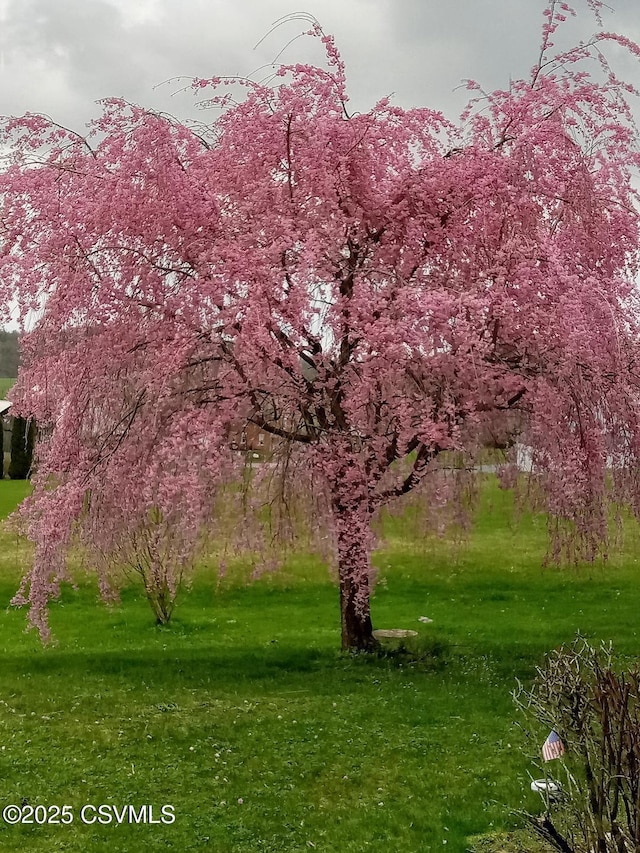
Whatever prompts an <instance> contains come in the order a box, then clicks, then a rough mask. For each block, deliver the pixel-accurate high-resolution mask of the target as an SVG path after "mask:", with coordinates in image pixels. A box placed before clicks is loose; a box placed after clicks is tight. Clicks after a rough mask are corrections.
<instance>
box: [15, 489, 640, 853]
mask: <svg viewBox="0 0 640 853" xmlns="http://www.w3.org/2000/svg"><path fill="white" fill-rule="evenodd" d="M21 486H22V488H24V484H21ZM10 489H12V490H13V491H11V492H10V491H9V490H10ZM2 490H6V491H4V492H3V491H2ZM16 499H17V491H16V485H15V484H14V483H9V482H6V481H5V482H2V483H0V509H1V511H3V512H6V511H7V509H8V506H9V505H10V504H11V502H12V501H15V500H16ZM387 541H388V544H387V548H386V550H384V551H382V552H380V553H379V554H378V555H377V563H378V566H379V568H380V574H381V582H380V584H379V585H378V588H377V592H376V596H375V599H374V622H375V624H376V626H377V627H388V628H400V627H403V628H415V629H416V630H418V631H419V637H418V639H417V641H416V642H415V648H414V655H413V659H411V658H410V657H408V656H404V657H403V656H402V655H396V656H393V655H389V656H388V657H386V658H375V659H371V660H369V659H363V658H352V657H350V656H344V655H341V654H340V653H339V651H338V646H339V630H338V612H337V591H336V589H335V587H334V586H333V585H332V583H331V581H330V580H329V579H328V578H327V575H326V572H325V570H324V569H323V568H322V567H321V566H319V565H317V564H316V563H314V562H313V561H310V560H304V561H302V560H301V561H299V562H298V563H295V562H294V563H292V564H291V565H290V566H289V567H288V569H287V571H286V572H285V573H283V574H281V575H274V576H272V577H265V578H263V579H262V580H260V581H258V582H256V583H255V584H253V585H252V586H249V587H239V586H235V585H234V584H233V583H232V582H231V581H229V582H227V583H226V585H225V586H224V587H222V588H220V589H216V585H215V582H214V580H213V579H211V578H209V577H208V576H207V572H206V571H205V570H204V568H203V570H202V571H201V572H200V574H199V576H198V578H197V579H196V581H195V583H194V585H193V587H192V589H191V590H190V591H189V592H188V593H186V594H185V595H184V596H183V598H182V600H181V602H180V604H179V606H178V609H177V611H176V616H175V617H174V618H175V622H174V624H173V625H172V626H171V627H170V628H168V629H158V628H156V627H154V626H153V624H152V619H151V611H150V610H149V608H148V606H147V605H146V603H145V602H144V601H143V600H142V598H141V596H140V593H139V591H138V590H137V589H136V588H128V589H126V590H125V592H124V594H123V601H122V604H121V606H119V607H117V608H113V609H107V608H105V607H103V606H101V605H98V604H96V590H95V587H94V585H92V584H91V583H90V582H89V581H84V580H81V581H80V583H79V586H78V588H77V589H66V590H65V592H64V595H63V598H62V600H61V601H60V602H59V603H56V604H55V605H54V606H53V607H52V625H53V629H54V633H55V636H56V639H57V643H56V645H54V646H52V647H48V648H44V649H43V648H42V647H41V646H40V645H39V642H38V639H37V637H35V636H34V635H33V633H25V632H24V614H23V613H22V612H18V611H15V610H13V609H7V610H6V611H3V612H2V615H1V617H0V619H1V622H0V648H1V651H2V667H1V668H0V804H1V805H6V804H10V803H20V802H21V801H23V800H25V801H28V803H29V804H31V805H33V806H35V805H37V804H44V805H60V806H62V805H69V806H71V807H72V812H73V815H74V821H73V823H72V824H71V825H68V826H38V825H31V826H22V827H16V826H7V825H6V824H4V823H3V822H2V821H1V820H0V849H1V850H3V851H4V850H7V851H29V853H40V852H42V853H44V851H47V853H49V851H57V850H61V851H62V850H64V851H81V850H87V851H102V850H104V851H109V853H118V851H132V853H136V851H165V850H171V851H180V853H182V851H199V850H202V851H215V852H216V853H267V851H270V852H271V851H272V853H289V852H290V853H293V851H304V850H318V851H331V853H333V851H335V853H339V851H340V853H342V851H344V852H345V853H350V852H351V853H362V851H376V853H377V852H378V851H380V853H390V851H392V852H393V853H395V851H401V853H423V851H435V850H442V849H443V847H444V845H446V849H447V850H449V851H464V850H467V849H468V848H469V846H470V844H471V841H470V839H471V838H472V837H473V836H478V835H481V834H487V833H492V832H503V831H504V832H506V831H510V830H513V829H514V828H517V825H518V820H517V817H516V816H514V811H515V810H517V809H519V808H523V807H526V808H530V809H535V808H536V806H537V803H536V800H535V798H534V797H533V795H531V794H530V793H528V792H527V788H528V773H529V772H532V773H535V772H536V770H535V767H534V764H533V763H532V759H533V757H534V756H535V755H536V754H537V752H538V751H539V747H540V745H541V744H542V741H543V740H544V737H545V736H546V734H547V732H535V733H534V737H533V738H532V739H531V740H530V741H527V740H526V739H525V737H524V736H523V734H522V732H521V730H520V729H519V728H518V727H517V726H516V725H515V721H516V714H515V712H514V709H513V705H512V701H511V698H510V691H511V690H512V689H513V687H514V686H515V679H516V678H520V679H522V680H524V681H525V682H526V681H527V680H529V679H530V678H531V677H532V674H533V672H534V669H535V666H536V665H537V664H538V663H540V662H541V659H542V657H543V655H544V653H545V652H546V651H548V650H549V649H550V648H553V647H554V646H557V645H558V644H560V643H562V642H565V641H570V640H571V639H572V637H573V635H574V634H575V632H576V630H581V631H582V632H583V633H584V634H586V635H587V636H588V637H589V638H591V639H593V640H598V639H600V638H603V639H612V640H613V641H614V642H615V643H616V647H617V648H618V650H619V651H620V653H621V654H624V655H636V654H637V652H638V638H637V631H638V618H637V614H638V606H639V603H640V601H639V599H640V595H639V591H638V584H637V579H636V578H637V574H638V566H637V559H636V558H635V557H634V556H633V554H634V549H635V547H636V545H637V540H636V539H635V538H634V537H632V539H631V541H629V542H628V543H627V554H626V556H625V557H624V558H620V559H617V560H614V561H613V562H612V564H611V565H610V566H608V567H607V568H602V567H592V568H589V569H583V570H580V571H578V570H569V571H562V572H561V571H557V570H546V571H543V570H542V569H541V568H540V564H541V559H542V554H543V551H544V543H545V533H544V525H543V524H542V523H541V522H540V520H536V519H533V518H531V517H524V518H523V519H522V520H521V521H520V522H519V523H518V524H516V523H515V522H514V521H513V519H512V510H511V502H510V496H509V495H508V494H506V493H504V492H501V491H499V490H498V489H497V488H495V487H494V486H493V485H490V486H489V487H488V488H487V489H486V491H485V495H484V498H483V502H482V507H481V511H480V514H479V518H478V523H477V526H476V529H475V531H474V533H473V534H472V536H471V538H470V541H469V543H468V545H467V547H466V548H458V547H455V546H452V545H448V544H447V543H445V542H443V541H439V540H438V541H429V542H427V543H416V542H415V541H414V540H413V539H410V538H409V534H408V532H407V531H406V530H405V529H404V527H403V522H402V521H398V520H395V521H393V522H389V523H388V524H387ZM2 543H3V545H4V551H3V555H2V558H1V560H0V566H1V570H0V596H1V597H2V600H3V601H4V602H5V603H7V602H8V601H9V599H10V598H11V596H12V594H13V593H14V591H15V588H16V583H17V578H18V575H19V572H20V565H21V563H22V562H23V561H24V559H25V555H26V549H25V547H24V546H23V545H22V544H21V543H19V542H17V541H16V539H15V536H13V535H11V534H5V535H4V537H3V539H2ZM420 616H428V617H430V618H431V619H433V620H434V621H433V623H432V624H428V625H425V624H422V623H420V622H419V621H418V618H419V617H420ZM84 804H91V805H100V804H112V805H115V806H117V807H118V808H120V807H121V806H125V805H128V804H132V805H134V806H136V807H140V806H142V805H144V804H148V805H152V806H153V808H154V812H153V815H154V819H156V820H157V819H158V816H159V810H160V808H161V807H162V806H163V805H165V804H170V805H172V806H174V808H175V822H174V823H173V824H171V825H164V824H161V823H157V824H146V825H144V824H138V825H136V824H134V825H113V824H110V825H99V824H92V825H83V824H82V822H81V820H80V811H81V808H82V806H83V805H84ZM92 814H93V813H89V815H88V816H89V817H91V816H92ZM477 849H478V850H480V849H482V850H486V849H488V848H487V847H486V846H485V844H484V843H483V842H478V847H477ZM497 849H501V848H497ZM510 849H511V848H510ZM513 849H518V850H520V849H522V848H520V847H514V848H513Z"/></svg>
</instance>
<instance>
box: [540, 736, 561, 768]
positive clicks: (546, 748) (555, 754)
mask: <svg viewBox="0 0 640 853" xmlns="http://www.w3.org/2000/svg"><path fill="white" fill-rule="evenodd" d="M561 755H564V744H563V743H562V741H561V740H560V736H559V735H558V732H557V731H556V730H555V729H551V731H550V732H549V737H548V738H547V739H546V740H545V742H544V743H543V744H542V757H543V758H544V760H545V761H551V760H552V759H554V758H560V756H561Z"/></svg>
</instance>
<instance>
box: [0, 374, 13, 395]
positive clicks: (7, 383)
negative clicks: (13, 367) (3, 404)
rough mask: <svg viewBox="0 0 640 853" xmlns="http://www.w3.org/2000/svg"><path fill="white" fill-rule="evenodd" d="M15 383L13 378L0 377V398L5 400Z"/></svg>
mask: <svg viewBox="0 0 640 853" xmlns="http://www.w3.org/2000/svg"><path fill="white" fill-rule="evenodd" d="M15 384H16V380H15V379H5V378H3V377H0V400H6V398H7V394H8V393H9V391H10V390H11V388H13V386H14V385H15Z"/></svg>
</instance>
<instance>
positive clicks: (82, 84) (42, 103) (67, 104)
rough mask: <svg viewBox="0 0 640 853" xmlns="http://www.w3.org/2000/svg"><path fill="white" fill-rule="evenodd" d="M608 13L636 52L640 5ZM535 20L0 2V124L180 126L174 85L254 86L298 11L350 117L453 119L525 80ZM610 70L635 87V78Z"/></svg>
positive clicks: (402, 6) (77, 1) (588, 25)
mask: <svg viewBox="0 0 640 853" xmlns="http://www.w3.org/2000/svg"><path fill="white" fill-rule="evenodd" d="M299 2H300V3H301V4H302V5H300V6H298V5H296V4H297V3H299ZM612 2H613V3H614V4H615V9H616V11H615V12H612V13H606V16H605V22H604V23H605V29H608V30H615V31H617V32H621V33H623V34H624V35H626V36H628V37H630V38H635V39H637V40H640V14H639V11H638V0H612ZM575 4H576V6H578V7H579V9H580V12H581V18H580V20H578V21H577V22H572V23H571V25H570V28H568V29H567V30H566V33H565V38H568V39H569V40H570V41H571V42H572V43H573V42H575V41H578V40H579V39H580V38H584V37H588V36H589V35H591V34H592V33H593V32H594V31H595V29H596V24H595V21H594V20H593V17H592V16H591V15H590V14H589V13H588V11H585V10H586V2H585V0H575ZM544 7H545V2H544V0H0V113H2V114H5V115H8V114H9V115H21V114H23V113H24V112H26V111H32V112H44V113H47V114H48V115H50V116H52V117H53V118H54V119H55V120H56V121H58V122H59V123H61V124H65V125H67V126H68V127H72V128H73V129H75V130H82V128H83V126H84V124H85V123H86V122H87V121H88V120H89V119H90V118H91V117H93V116H96V115H97V114H98V111H99V110H98V107H97V106H96V105H95V101H96V100H98V99H99V98H103V97H108V96H120V97H124V98H126V99H127V100H130V101H133V102H136V103H139V104H141V105H144V106H148V107H151V108H154V109H164V110H167V111H169V112H171V113H173V114H174V115H177V116H179V117H186V116H188V115H189V114H193V96H192V95H191V94H185V93H183V94H176V93H178V92H179V90H180V89H181V87H182V86H184V85H185V84H186V79H185V80H183V81H182V82H180V80H176V79H175V78H179V77H184V78H186V77H190V76H204V77H211V76H214V75H221V76H222V75H227V74H229V75H234V74H239V75H243V76H247V75H251V74H252V73H253V72H255V71H256V70H257V69H258V68H259V67H260V66H264V65H267V64H269V63H272V62H273V60H274V59H275V58H276V56H277V54H278V53H279V52H280V51H281V50H282V48H284V47H285V46H286V45H287V43H288V42H289V41H290V39H293V38H294V37H295V36H296V35H297V34H298V33H299V32H301V31H302V29H304V25H303V23H301V22H300V21H295V20H294V21H290V22H288V23H285V24H283V25H281V26H279V27H277V28H276V29H275V30H274V31H273V32H272V33H271V34H270V35H267V34H269V31H270V30H271V28H272V25H273V23H274V22H276V21H277V20H278V19H279V18H281V17H282V16H284V15H288V14H290V13H292V12H296V11H299V10H301V9H302V10H304V11H306V12H309V13H311V14H313V15H315V16H316V17H317V18H318V20H319V21H320V23H321V24H322V26H323V28H324V30H325V31H326V32H327V33H331V34H333V35H334V36H335V38H336V42H337V45H338V47H339V49H340V50H341V52H342V54H343V57H344V59H345V61H346V63H347V75H348V82H349V90H350V94H351V105H352V109H353V110H356V109H357V110H360V111H364V110H366V109H368V108H369V107H370V106H371V105H372V104H373V103H374V102H375V101H376V100H377V99H379V98H381V97H383V96H385V95H389V94H392V93H393V97H394V100H395V102H396V103H397V104H399V105H401V106H404V107H409V106H428V107H432V108H436V109H442V110H444V111H445V112H446V114H447V115H448V117H449V118H456V117H457V115H458V114H459V112H460V110H461V108H462V107H463V105H464V102H465V100H466V93H465V91H464V90H462V89H458V91H456V89H457V87H460V84H461V81H462V80H463V79H464V78H469V77H470V78H473V79H476V80H478V82H480V83H481V84H482V85H483V87H484V88H485V89H493V88H496V87H503V86H507V85H508V82H509V78H510V77H511V78H517V77H520V76H523V75H526V74H527V72H528V70H529V68H530V67H531V66H532V65H533V63H534V61H535V59H536V56H537V52H538V47H539V42H540V24H541V21H542V10H543V9H544ZM583 13H584V14H583ZM264 36H267V37H266V38H264V39H263V37H264ZM260 39H263V41H262V42H261V43H260V45H259V46H258V47H257V48H255V49H254V46H255V45H256V43H257V42H258V41H260ZM318 47H319V46H318V44H317V43H314V42H313V41H312V40H310V39H297V40H295V41H293V43H292V44H290V45H289V46H288V47H286V49H285V50H284V53H283V54H282V55H281V61H284V62H304V61H314V60H315V61H319V60H320V59H321V54H320V53H319V50H318ZM613 59H614V65H615V66H616V68H617V69H620V68H622V71H623V74H624V73H625V69H626V72H627V74H626V76H627V77H631V79H632V80H633V79H635V80H636V81H638V82H640V66H638V65H632V64H631V63H630V62H629V61H628V60H626V59H625V58H624V57H615V56H614V57H613ZM263 73H265V72H264V71H263V72H259V74H258V75H257V76H260V75H261V74H263ZM165 81H170V82H165ZM200 117H202V116H200Z"/></svg>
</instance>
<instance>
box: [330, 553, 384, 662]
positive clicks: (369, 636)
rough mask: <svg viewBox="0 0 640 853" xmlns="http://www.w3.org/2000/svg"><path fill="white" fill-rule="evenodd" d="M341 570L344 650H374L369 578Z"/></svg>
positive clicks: (341, 611) (341, 613)
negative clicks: (358, 576) (357, 576)
mask: <svg viewBox="0 0 640 853" xmlns="http://www.w3.org/2000/svg"><path fill="white" fill-rule="evenodd" d="M339 570H340V626H341V632H342V650H343V651H358V652H365V651H366V652H368V651H372V650H373V649H374V648H375V647H376V646H377V641H376V639H375V637H374V636H373V625H372V624H371V607H370V603H369V594H370V589H369V578H365V579H362V578H359V579H357V580H356V579H355V578H353V577H352V576H351V575H349V574H347V573H346V572H345V573H344V575H343V569H342V566H340V567H339Z"/></svg>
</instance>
